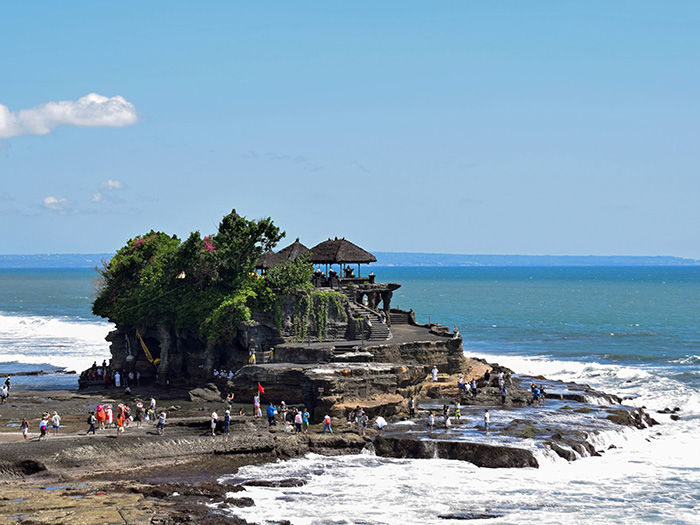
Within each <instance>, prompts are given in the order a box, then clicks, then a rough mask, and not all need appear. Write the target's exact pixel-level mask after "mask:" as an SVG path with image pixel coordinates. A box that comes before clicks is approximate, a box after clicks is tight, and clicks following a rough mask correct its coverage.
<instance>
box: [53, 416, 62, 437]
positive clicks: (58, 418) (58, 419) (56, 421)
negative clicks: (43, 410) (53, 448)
mask: <svg viewBox="0 0 700 525" xmlns="http://www.w3.org/2000/svg"><path fill="white" fill-rule="evenodd" d="M51 428H52V430H53V435H54V436H58V430H59V429H60V428H61V416H59V415H58V412H54V413H53V416H52V417H51Z"/></svg>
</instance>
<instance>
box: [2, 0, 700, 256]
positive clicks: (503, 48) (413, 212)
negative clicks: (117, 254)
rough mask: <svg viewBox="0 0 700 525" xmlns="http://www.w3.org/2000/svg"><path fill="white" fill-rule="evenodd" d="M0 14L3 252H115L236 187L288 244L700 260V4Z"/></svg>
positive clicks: (14, 10) (294, 6) (270, 5)
mask: <svg viewBox="0 0 700 525" xmlns="http://www.w3.org/2000/svg"><path fill="white" fill-rule="evenodd" d="M0 19H2V20H3V30H2V32H0V44H1V45H2V49H3V53H2V55H0V56H1V57H2V58H1V59H0V64H2V78H3V80H2V81H1V82H0V105H1V106H0V174H1V176H2V178H1V180H2V186H0V218H1V219H2V222H3V227H2V229H1V230H0V232H1V233H0V243H1V248H0V253H5V254H31V253H100V252H108V253H109V252H113V251H115V250H117V249H118V248H119V247H121V246H122V245H123V244H124V243H125V242H126V240H128V239H129V238H131V237H133V236H135V235H138V234H142V233H146V232H148V231H149V230H151V229H156V230H161V231H165V232H168V233H171V234H177V235H179V236H180V237H186V236H187V235H188V234H189V232H191V231H195V230H199V231H201V232H202V234H208V233H211V232H214V231H215V230H216V227H217V225H218V222H219V220H220V219H221V217H223V216H224V215H225V214H227V213H228V212H230V211H231V209H233V208H235V209H236V210H237V211H238V212H239V213H240V214H242V215H245V216H246V217H248V218H260V217H267V216H271V217H272V218H273V219H274V220H275V223H276V224H278V225H279V226H280V227H281V228H282V229H283V230H285V231H286V232H287V239H285V240H283V241H282V246H284V245H286V243H288V242H291V241H292V240H294V238H295V237H300V238H301V240H302V242H304V243H305V244H306V245H307V246H312V245H314V244H316V243H317V242H320V241H321V240H324V239H326V238H327V237H329V236H331V237H333V236H345V237H347V238H348V239H350V240H352V241H353V242H355V243H356V244H359V245H361V246H363V247H365V248H367V249H369V250H371V251H372V250H374V251H411V252H435V253H464V254H478V253H481V254H486V253H488V254H533V255H536V254H541V255H544V254H549V255H563V254H569V255H613V254H614V255H675V256H682V257H693V258H700V228H698V227H697V225H698V224H700V206H699V205H698V204H697V201H698V197H699V196H700V177H698V165H699V161H698V159H699V157H698V153H697V151H698V142H699V141H698V139H699V138H700V130H699V126H700V105H699V101H700V67H699V66H700V64H699V61H700V4H698V3H697V2H672V3H669V2H639V1H635V2H623V1H620V2H585V3H582V2H581V3H574V2H559V1H551V2H522V1H500V2H469V1H451V2H448V1H436V2H411V1H401V2H362V1H357V2H344V3H341V2H318V3H310V2H256V3H253V2H246V3H243V2H229V1H227V2H206V3H198V4H197V5H195V4H194V3H191V2H172V1H170V2H158V1H154V2H145V3H144V2H114V3H112V2H70V3H66V4H64V3H51V2H43V3H27V2H19V1H16V2H4V3H2V4H0ZM93 93H94V94H97V95H99V96H95V95H91V96H88V95H90V94H93ZM86 97H87V98H86Z"/></svg>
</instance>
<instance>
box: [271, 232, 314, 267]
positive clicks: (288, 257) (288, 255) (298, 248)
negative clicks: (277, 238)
mask: <svg viewBox="0 0 700 525" xmlns="http://www.w3.org/2000/svg"><path fill="white" fill-rule="evenodd" d="M309 251H310V250H309V249H308V248H307V247H306V246H304V245H303V244H301V243H300V242H299V237H297V240H296V241H294V242H293V243H292V244H290V245H289V246H287V247H286V248H282V249H281V250H280V251H278V252H277V255H278V256H279V257H280V261H279V262H284V261H294V260H296V258H297V257H299V256H300V255H304V254H305V253H309Z"/></svg>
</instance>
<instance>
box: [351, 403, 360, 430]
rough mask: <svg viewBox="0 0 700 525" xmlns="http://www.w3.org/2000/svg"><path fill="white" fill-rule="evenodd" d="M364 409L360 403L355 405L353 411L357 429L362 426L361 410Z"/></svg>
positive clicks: (353, 421) (353, 422) (354, 423)
mask: <svg viewBox="0 0 700 525" xmlns="http://www.w3.org/2000/svg"><path fill="white" fill-rule="evenodd" d="M361 411H362V409H361V408H360V405H357V406H356V407H355V410H354V411H353V412H352V424H353V425H354V426H355V429H356V430H358V429H359V428H360V425H359V421H360V412H361Z"/></svg>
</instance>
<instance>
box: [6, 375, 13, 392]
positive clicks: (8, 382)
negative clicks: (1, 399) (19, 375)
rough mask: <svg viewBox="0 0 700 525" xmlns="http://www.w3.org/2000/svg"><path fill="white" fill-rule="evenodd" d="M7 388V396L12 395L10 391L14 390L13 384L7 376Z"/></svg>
mask: <svg viewBox="0 0 700 525" xmlns="http://www.w3.org/2000/svg"><path fill="white" fill-rule="evenodd" d="M5 386H6V387H7V395H8V396H9V395H10V390H12V383H11V381H10V376H7V379H5Z"/></svg>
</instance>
